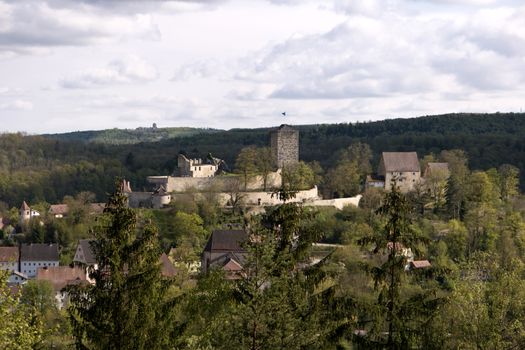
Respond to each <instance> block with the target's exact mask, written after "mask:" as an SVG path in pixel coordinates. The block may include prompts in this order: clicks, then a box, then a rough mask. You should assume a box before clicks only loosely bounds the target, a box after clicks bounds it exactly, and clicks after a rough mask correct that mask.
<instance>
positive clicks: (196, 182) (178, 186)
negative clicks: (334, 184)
mask: <svg viewBox="0 0 525 350" xmlns="http://www.w3.org/2000/svg"><path fill="white" fill-rule="evenodd" d="M147 181H148V183H150V184H154V185H162V186H164V188H165V189H166V192H179V193H180V192H185V191H187V190H189V189H195V190H196V191H208V190H209V189H210V188H213V189H214V190H215V191H225V190H226V189H227V188H229V187H231V186H235V183H236V182H238V183H240V187H241V188H244V185H243V182H244V178H243V176H242V175H232V176H216V177H210V178H199V177H173V176H148V179H147ZM281 181H282V180H281V173H280V172H279V171H277V172H272V173H270V174H269V175H268V178H267V186H268V188H279V187H281ZM263 184H264V181H263V177H262V176H260V175H257V176H252V177H250V178H248V185H247V189H248V190H250V191H253V190H258V189H262V188H263Z"/></svg>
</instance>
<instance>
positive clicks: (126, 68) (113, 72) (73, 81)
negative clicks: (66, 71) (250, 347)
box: [60, 56, 158, 89]
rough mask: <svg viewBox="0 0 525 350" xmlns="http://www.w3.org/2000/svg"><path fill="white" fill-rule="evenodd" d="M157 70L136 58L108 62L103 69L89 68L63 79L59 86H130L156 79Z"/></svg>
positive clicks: (79, 87) (83, 87)
mask: <svg viewBox="0 0 525 350" xmlns="http://www.w3.org/2000/svg"><path fill="white" fill-rule="evenodd" d="M157 77H158V73H157V69H156V68H155V67H154V66H152V65H151V64H149V63H148V62H146V61H145V60H143V59H141V58H140V57H137V56H129V57H127V58H124V59H118V60H114V61H112V62H110V63H109V64H108V65H107V66H106V67H104V68H90V69H87V70H85V71H82V72H78V73H76V74H74V75H72V76H70V77H66V78H63V79H62V80H61V81H60V86H62V87H64V88H68V89H85V88H91V87H96V86H101V85H112V84H131V83H139V82H148V81H152V80H155V79H157Z"/></svg>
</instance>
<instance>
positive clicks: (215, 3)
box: [0, 0, 525, 134]
mask: <svg viewBox="0 0 525 350" xmlns="http://www.w3.org/2000/svg"><path fill="white" fill-rule="evenodd" d="M522 108H525V2H523V1H513V0H200V1H199V0H186V1H167V0H151V1H147V0H142V1H126V0H41V1H36V0H0V132H16V131H24V132H27V133H30V134H38V133H58V132H67V131H77V130H98V129H107V128H122V129H123V128H128V129H133V128H136V127H148V126H151V125H152V124H153V123H156V124H157V126H158V127H177V126H192V127H208V128H219V129H230V128H255V127H268V126H275V125H280V124H283V123H287V124H315V123H342V122H345V123H347V122H363V121H370V120H382V119H387V118H408V117H417V116H421V115H431V114H442V113H451V112H483V113H485V112H487V113H491V112H497V111H499V112H519V111H521V110H522ZM282 112H286V115H285V116H284V115H282Z"/></svg>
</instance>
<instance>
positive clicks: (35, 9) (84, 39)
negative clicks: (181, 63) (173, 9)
mask: <svg viewBox="0 0 525 350" xmlns="http://www.w3.org/2000/svg"><path fill="white" fill-rule="evenodd" d="M72 3H74V2H72ZM126 38H136V39H144V40H159V39H160V31H159V29H158V27H157V26H156V25H155V24H154V22H153V19H152V16H151V15H149V14H132V15H122V14H118V13H117V14H113V13H111V12H101V11H97V10H94V9H93V8H92V7H89V6H80V5H79V6H76V7H53V6H51V5H50V4H49V3H48V2H40V1H32V0H29V1H23V2H22V1H17V2H0V52H2V51H4V52H14V53H27V52H31V49H33V48H39V47H57V46H78V45H98V44H108V43H115V42H118V41H120V40H123V39H126Z"/></svg>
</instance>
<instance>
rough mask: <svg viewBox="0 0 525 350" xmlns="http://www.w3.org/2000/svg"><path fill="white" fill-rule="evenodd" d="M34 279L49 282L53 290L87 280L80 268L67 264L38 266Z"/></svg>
mask: <svg viewBox="0 0 525 350" xmlns="http://www.w3.org/2000/svg"><path fill="white" fill-rule="evenodd" d="M36 279H37V280H44V281H49V282H51V284H52V285H53V288H54V289H55V291H59V290H61V289H62V288H64V287H65V286H67V285H69V284H78V283H82V282H84V281H86V282H87V279H86V272H85V271H84V270H83V269H82V268H80V267H69V266H54V267H39V268H38V270H37V272H36Z"/></svg>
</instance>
